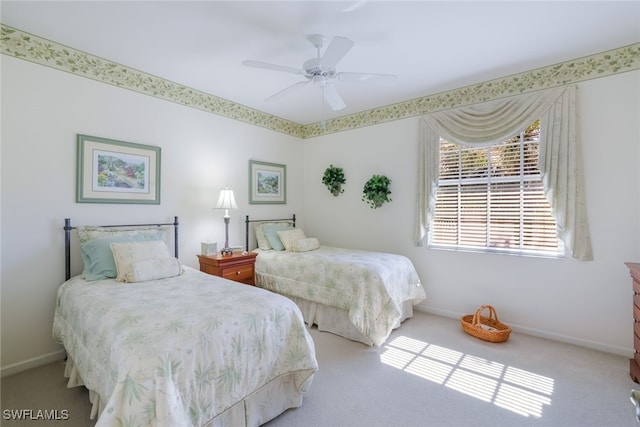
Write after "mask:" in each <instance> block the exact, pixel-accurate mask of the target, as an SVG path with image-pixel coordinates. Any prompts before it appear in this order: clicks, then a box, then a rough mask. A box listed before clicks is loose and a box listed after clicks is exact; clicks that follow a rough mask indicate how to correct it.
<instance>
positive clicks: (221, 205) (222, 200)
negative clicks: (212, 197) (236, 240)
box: [216, 186, 238, 255]
mask: <svg viewBox="0 0 640 427" xmlns="http://www.w3.org/2000/svg"><path fill="white" fill-rule="evenodd" d="M216 209H224V248H222V250H221V251H220V253H221V254H222V255H231V254H232V253H233V249H231V248H230V247H229V220H230V219H231V218H230V217H229V209H238V205H236V198H235V197H234V196H233V190H229V186H226V187H224V188H223V189H222V190H220V197H218V203H217V204H216Z"/></svg>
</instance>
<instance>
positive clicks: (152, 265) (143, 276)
mask: <svg viewBox="0 0 640 427" xmlns="http://www.w3.org/2000/svg"><path fill="white" fill-rule="evenodd" d="M182 272H183V271H182V267H181V266H180V261H178V258H175V257H168V258H153V259H148V260H145V261H138V262H134V263H133V264H131V271H130V272H128V273H127V274H126V275H125V277H124V281H125V282H129V283H134V282H146V281H147V280H156V279H165V278H167V277H175V276H179V275H181V274H182Z"/></svg>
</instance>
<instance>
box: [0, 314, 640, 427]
mask: <svg viewBox="0 0 640 427" xmlns="http://www.w3.org/2000/svg"><path fill="white" fill-rule="evenodd" d="M311 334H312V336H313V338H314V341H315V343H316V351H317V356H318V362H319V365H320V372H318V374H317V375H316V377H315V378H314V382H313V384H312V386H311V389H310V391H309V392H308V393H307V395H306V396H305V400H304V403H303V405H302V407H300V408H297V409H293V410H289V411H287V412H285V413H284V414H282V415H281V416H279V417H277V418H276V419H274V420H272V421H271V422H270V423H268V424H267V425H268V426H269V427H301V426H304V427H316V426H317V427H329V426H331V427H340V426H345V427H358V426H371V427H377V426H380V427H395V426H402V427H412V426H416V427H417V426H474V427H482V426H486V427H500V426H505V427H507V426H508V427H519V426H561V427H573V426H575V427H587V426H594V427H605V426H606V427H618V426H619V427H625V426H636V425H640V423H638V422H637V421H636V420H635V411H634V407H633V405H632V404H631V402H630V400H629V393H630V390H631V389H632V388H640V385H638V384H635V383H634V382H633V381H631V379H630V377H629V373H628V367H629V361H628V359H626V358H624V357H621V356H615V355H611V354H607V353H602V352H597V351H593V350H586V349H584V348H581V347H576V346H572V345H566V344H560V343H557V342H553V341H548V340H544V339H539V338H535V337H530V336H526V335H520V334H516V333H513V334H512V336H511V338H510V340H509V341H508V342H506V343H501V344H493V343H488V342H484V341H481V340H478V339H475V338H473V337H470V336H468V335H466V334H464V332H462V330H461V329H460V324H459V322H458V321H457V320H453V319H446V318H442V317H437V316H432V315H428V314H424V313H416V316H415V317H414V318H412V319H409V320H407V321H406V322H405V323H404V324H403V325H402V327H401V328H399V329H397V330H396V331H394V333H393V334H392V336H391V337H390V338H389V340H388V341H387V343H386V344H385V345H384V346H383V347H381V348H377V349H376V348H370V347H366V346H364V345H362V344H359V343H355V342H351V341H347V340H345V339H344V338H340V337H337V336H334V335H331V334H328V333H323V332H318V331H317V330H316V329H315V328H313V329H312V330H311ZM63 370H64V368H63V365H62V364H61V363H53V364H49V365H46V366H43V367H40V368H37V369H33V370H31V371H27V372H24V373H20V374H17V375H13V376H10V377H7V378H4V379H2V410H3V415H4V414H5V412H4V411H5V410H7V409H26V408H31V409H36V410H37V409H43V410H44V409H49V410H50V409H60V410H62V409H66V410H68V411H69V420H67V421H58V422H57V423H55V422H48V423H44V422H42V421H34V422H32V423H28V422H25V421H21V422H18V421H7V420H6V419H4V418H3V419H2V420H1V421H2V422H1V424H2V426H3V427H4V426H20V427H26V426H29V425H34V426H42V425H61V426H83V427H84V426H92V425H93V423H92V422H90V421H89V420H88V414H89V411H90V404H89V402H88V394H87V392H86V390H84V389H82V388H74V389H67V388H66V387H65V385H66V381H65V379H64V378H63V376H62V374H63Z"/></svg>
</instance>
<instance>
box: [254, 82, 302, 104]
mask: <svg viewBox="0 0 640 427" xmlns="http://www.w3.org/2000/svg"><path fill="white" fill-rule="evenodd" d="M309 82H310V80H307V81H304V82H298V83H294V84H292V85H291V86H288V87H286V88H284V89H282V90H281V91H280V92H277V93H274V94H273V95H271V96H270V97H268V98H267V99H265V100H264V101H265V102H276V101H277V100H279V99H280V98H283V97H285V96H287V95H289V94H290V93H292V92H295V91H296V90H298V89H300V88H301V87H302V86H305V85H307V84H309Z"/></svg>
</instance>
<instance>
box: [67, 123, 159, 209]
mask: <svg viewBox="0 0 640 427" xmlns="http://www.w3.org/2000/svg"><path fill="white" fill-rule="evenodd" d="M160 154H161V153H160V147H154V146H151V145H143V144H134V143H132V142H124V141H116V140H113V139H106V138H99V137H95V136H89V135H78V139H77V156H78V157H77V176H76V180H77V181H76V202H78V203H139V204H156V205H157V204H160Z"/></svg>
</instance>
